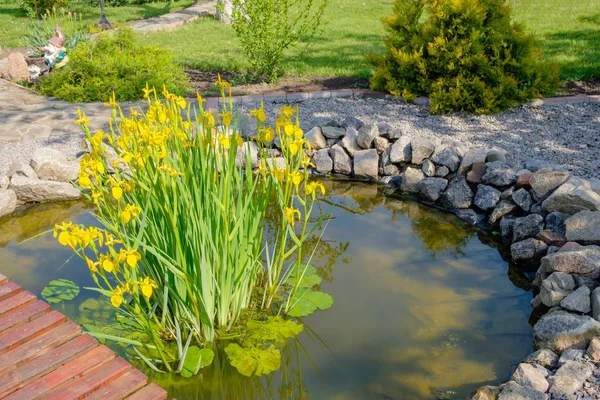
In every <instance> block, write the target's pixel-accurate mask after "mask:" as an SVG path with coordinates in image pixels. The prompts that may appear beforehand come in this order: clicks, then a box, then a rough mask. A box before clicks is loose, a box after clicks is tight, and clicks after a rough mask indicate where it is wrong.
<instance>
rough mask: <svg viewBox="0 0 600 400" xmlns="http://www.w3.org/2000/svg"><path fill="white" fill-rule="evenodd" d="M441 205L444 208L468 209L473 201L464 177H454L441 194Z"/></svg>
mask: <svg viewBox="0 0 600 400" xmlns="http://www.w3.org/2000/svg"><path fill="white" fill-rule="evenodd" d="M441 199H442V204H443V205H444V207H446V208H450V209H455V208H469V207H470V206H471V202H472V200H473V192H472V191H471V188H470V187H469V184H468V183H467V180H466V179H465V177H464V175H459V176H456V177H454V178H453V179H452V180H451V181H450V183H449V184H448V187H447V188H446V190H445V191H444V193H442V197H441Z"/></svg>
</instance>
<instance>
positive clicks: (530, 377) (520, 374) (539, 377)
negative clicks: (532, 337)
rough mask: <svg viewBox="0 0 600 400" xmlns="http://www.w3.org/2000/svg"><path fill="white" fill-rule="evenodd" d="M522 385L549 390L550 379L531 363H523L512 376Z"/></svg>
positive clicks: (541, 390) (542, 390)
mask: <svg viewBox="0 0 600 400" xmlns="http://www.w3.org/2000/svg"><path fill="white" fill-rule="evenodd" d="M510 379H511V380H512V381H515V382H517V383H518V384H519V385H521V386H525V387H530V388H532V389H535V390H539V391H540V392H545V391H546V390H548V381H546V378H545V377H544V375H543V374H542V373H540V371H538V370H537V369H535V367H533V366H532V365H531V364H527V363H521V364H519V366H518V367H517V369H516V370H515V372H514V373H513V375H512V377H511V378H510Z"/></svg>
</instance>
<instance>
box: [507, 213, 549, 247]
mask: <svg viewBox="0 0 600 400" xmlns="http://www.w3.org/2000/svg"><path fill="white" fill-rule="evenodd" d="M543 227H544V218H543V217H542V216H541V215H537V214H530V215H528V216H526V217H520V218H515V222H514V225H513V228H512V232H513V235H512V241H513V242H519V241H521V240H524V239H527V238H531V237H536V236H537V234H538V233H540V231H541V230H542V228H543Z"/></svg>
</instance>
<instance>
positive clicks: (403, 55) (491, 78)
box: [368, 0, 560, 113]
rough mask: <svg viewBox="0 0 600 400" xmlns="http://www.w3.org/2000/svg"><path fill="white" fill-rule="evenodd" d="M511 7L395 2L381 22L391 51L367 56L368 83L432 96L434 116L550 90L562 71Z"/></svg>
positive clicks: (490, 108) (498, 0)
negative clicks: (545, 59)
mask: <svg viewBox="0 0 600 400" xmlns="http://www.w3.org/2000/svg"><path fill="white" fill-rule="evenodd" d="M510 11H511V10H510V8H509V6H508V5H507V4H506V3H504V2H503V1H502V0H396V1H395V2H394V12H393V15H391V16H389V17H387V18H384V19H383V24H384V25H385V27H386V29H387V30H388V32H389V35H388V36H387V37H386V38H385V44H386V46H387V47H388V52H387V54H385V55H384V56H370V57H368V60H369V61H370V62H371V63H372V64H373V65H374V66H375V70H374V71H373V76H372V78H371V86H372V87H373V88H374V89H376V90H384V91H387V92H390V93H391V94H393V95H396V96H403V97H404V98H405V99H407V100H410V99H413V98H415V97H416V96H418V95H425V96H429V98H430V101H431V112H433V113H444V112H450V111H470V112H477V113H491V112H497V111H500V110H503V109H506V108H508V107H511V106H513V105H516V104H518V103H521V102H524V101H527V100H530V99H532V98H535V97H540V96H542V95H546V94H550V93H552V92H554V91H555V90H556V89H557V88H558V87H559V85H560V80H559V73H560V71H559V68H558V67H557V66H554V65H550V64H547V63H544V62H542V61H541V55H542V54H541V51H540V50H539V49H538V46H537V42H536V40H535V38H534V36H533V35H530V34H527V33H525V30H524V28H523V26H522V25H520V24H516V23H512V22H511V19H510ZM423 15H425V16H426V19H425V20H424V21H423V20H422V16H423Z"/></svg>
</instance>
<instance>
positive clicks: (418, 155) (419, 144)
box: [410, 137, 435, 165]
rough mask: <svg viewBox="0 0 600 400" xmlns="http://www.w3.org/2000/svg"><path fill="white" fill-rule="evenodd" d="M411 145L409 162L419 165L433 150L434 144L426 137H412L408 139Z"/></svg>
mask: <svg viewBox="0 0 600 400" xmlns="http://www.w3.org/2000/svg"><path fill="white" fill-rule="evenodd" d="M410 145H411V150H412V152H411V162H412V163H413V164H415V165H421V163H422V162H423V160H425V159H426V158H429V156H431V154H432V153H433V151H434V150H435V144H434V143H433V142H432V141H431V140H429V139H426V138H421V137H417V138H413V139H412V140H411V141H410Z"/></svg>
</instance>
